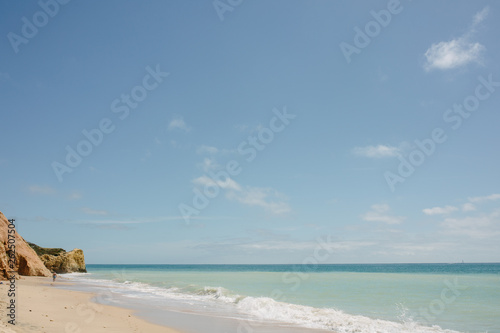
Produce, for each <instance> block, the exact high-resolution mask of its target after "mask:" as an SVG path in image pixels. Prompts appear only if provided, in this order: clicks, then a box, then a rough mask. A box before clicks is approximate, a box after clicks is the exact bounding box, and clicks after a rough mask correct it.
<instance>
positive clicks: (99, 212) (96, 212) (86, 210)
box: [81, 207, 109, 215]
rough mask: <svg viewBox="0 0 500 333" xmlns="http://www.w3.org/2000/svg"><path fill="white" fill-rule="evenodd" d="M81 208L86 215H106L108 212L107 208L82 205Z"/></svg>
mask: <svg viewBox="0 0 500 333" xmlns="http://www.w3.org/2000/svg"><path fill="white" fill-rule="evenodd" d="M81 210H82V212H84V213H85V214H88V215H108V214H109V212H108V211H107V210H95V209H91V208H88V207H82V208H81Z"/></svg>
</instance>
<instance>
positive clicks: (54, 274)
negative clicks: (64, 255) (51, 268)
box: [52, 272, 57, 282]
mask: <svg viewBox="0 0 500 333" xmlns="http://www.w3.org/2000/svg"><path fill="white" fill-rule="evenodd" d="M56 277H57V274H56V272H54V273H53V274H52V282H55V281H56Z"/></svg>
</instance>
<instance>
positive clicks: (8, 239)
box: [0, 212, 83, 279]
mask: <svg viewBox="0 0 500 333" xmlns="http://www.w3.org/2000/svg"><path fill="white" fill-rule="evenodd" d="M9 224H10V223H9V221H8V220H7V218H6V217H5V216H4V215H3V213H2V212H0V279H6V278H8V277H9V273H8V272H9V271H16V272H18V274H19V275H31V276H50V271H49V270H48V269H47V268H46V267H45V265H44V264H43V262H42V260H41V259H40V258H39V257H38V255H37V254H36V252H35V251H34V250H33V249H32V248H31V247H30V246H29V245H28V243H27V242H26V241H25V240H24V239H23V238H22V237H21V236H20V235H19V234H18V233H17V231H16V232H9V231H10V230H14V229H13V228H9ZM9 245H10V247H9ZM12 245H15V251H14V246H12ZM82 256H83V255H82ZM9 259H11V260H10V261H9ZM12 259H13V260H12ZM16 277H18V275H16Z"/></svg>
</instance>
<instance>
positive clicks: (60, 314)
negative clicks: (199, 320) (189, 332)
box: [0, 276, 181, 333]
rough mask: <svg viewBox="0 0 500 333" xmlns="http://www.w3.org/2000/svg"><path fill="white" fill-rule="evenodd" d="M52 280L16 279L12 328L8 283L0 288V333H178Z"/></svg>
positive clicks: (23, 277) (30, 277) (39, 278)
mask: <svg viewBox="0 0 500 333" xmlns="http://www.w3.org/2000/svg"><path fill="white" fill-rule="evenodd" d="M51 279H52V278H48V277H34V276H22V277H21V279H20V280H16V299H15V301H16V321H15V323H16V325H12V324H9V323H8V322H7V320H8V319H9V318H8V317H7V305H8V302H9V301H10V298H9V297H8V290H9V284H8V281H2V282H3V284H1V285H0V318H1V319H0V323H1V325H0V331H2V332H5V333H11V332H18V333H35V332H36V333H44V332H46V333H52V332H65V333H80V332H148V333H149V332H151V333H160V332H163V333H181V332H180V331H178V330H175V329H172V328H169V327H167V326H162V325H157V324H153V323H150V322H148V321H146V320H145V319H142V318H141V317H139V316H137V315H136V314H135V311H133V310H131V309H127V308H121V307H116V306H111V305H103V304H98V303H96V302H94V301H93V300H92V299H93V298H94V297H95V296H96V295H95V294H92V293H86V292H82V291H74V290H68V289H61V288H57V286H58V285H60V286H61V285H71V284H70V283H68V282H65V281H61V280H59V279H58V280H56V282H55V283H52V280H51Z"/></svg>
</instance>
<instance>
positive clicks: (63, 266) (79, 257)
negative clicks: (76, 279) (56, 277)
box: [40, 248, 87, 273]
mask: <svg viewBox="0 0 500 333" xmlns="http://www.w3.org/2000/svg"><path fill="white" fill-rule="evenodd" d="M41 249H43V248H41ZM44 250H57V249H44ZM59 250H62V249H59ZM62 251H64V250H62ZM40 259H42V261H43V263H44V264H45V266H46V267H47V268H48V269H50V270H51V271H54V272H56V273H71V272H80V273H86V272H87V269H86V267H85V257H84V256H83V251H82V250H80V249H74V250H72V251H69V252H66V251H64V252H59V253H58V254H56V255H53V254H47V253H45V254H42V255H41V256H40Z"/></svg>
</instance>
